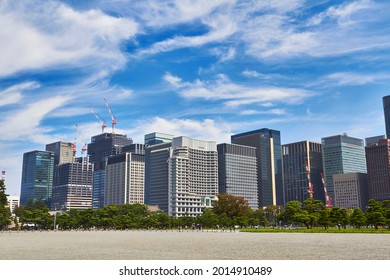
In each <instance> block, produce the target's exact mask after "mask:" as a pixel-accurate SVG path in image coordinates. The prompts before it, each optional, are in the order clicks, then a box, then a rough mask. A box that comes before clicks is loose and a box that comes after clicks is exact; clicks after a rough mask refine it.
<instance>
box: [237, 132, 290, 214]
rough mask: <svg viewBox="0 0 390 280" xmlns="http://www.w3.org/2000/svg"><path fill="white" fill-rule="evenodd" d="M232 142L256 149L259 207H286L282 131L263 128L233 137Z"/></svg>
mask: <svg viewBox="0 0 390 280" xmlns="http://www.w3.org/2000/svg"><path fill="white" fill-rule="evenodd" d="M231 140H232V143H233V144H240V145H244V146H250V147H255V148H256V159H257V176H258V181H257V188H258V196H259V207H265V206H268V205H284V191H283V180H282V153H281V144H280V131H277V130H273V129H268V128H263V129H259V130H255V131H249V132H244V133H241V134H236V135H232V137H231Z"/></svg>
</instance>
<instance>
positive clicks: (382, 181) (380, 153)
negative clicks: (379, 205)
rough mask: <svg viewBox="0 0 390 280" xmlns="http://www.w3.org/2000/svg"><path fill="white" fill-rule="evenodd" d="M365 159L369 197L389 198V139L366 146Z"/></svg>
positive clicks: (377, 198) (380, 199) (381, 199)
mask: <svg viewBox="0 0 390 280" xmlns="http://www.w3.org/2000/svg"><path fill="white" fill-rule="evenodd" d="M366 161H367V176H368V195H369V197H370V198H375V199H376V200H379V201H383V200H388V199H390V139H381V140H379V141H378V142H377V143H373V144H371V145H370V146H366Z"/></svg>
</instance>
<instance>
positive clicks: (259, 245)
mask: <svg viewBox="0 0 390 280" xmlns="http://www.w3.org/2000/svg"><path fill="white" fill-rule="evenodd" d="M0 259H1V260H43V259H45V260H195V259H199V260H341V259H344V260H372V259H373V260H390V234H331V233H329V234H328V233H306V234H305V233H240V232H235V233H230V232H210V231H209V232H196V231H195V232H191V231H188V232H177V231H167V232H166V231H163V232H160V231H157V232H152V231H71V232H69V231H68V232H61V231H57V232H52V231H50V232H39V231H35V232H19V233H17V232H2V233H0Z"/></svg>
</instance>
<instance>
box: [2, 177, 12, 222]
mask: <svg viewBox="0 0 390 280" xmlns="http://www.w3.org/2000/svg"><path fill="white" fill-rule="evenodd" d="M7 204H8V200H7V195H6V194H5V184H4V181H3V180H0V230H3V229H4V228H6V227H7V226H8V225H9V224H10V223H11V220H10V217H11V214H10V211H9V208H8V207H6V206H7Z"/></svg>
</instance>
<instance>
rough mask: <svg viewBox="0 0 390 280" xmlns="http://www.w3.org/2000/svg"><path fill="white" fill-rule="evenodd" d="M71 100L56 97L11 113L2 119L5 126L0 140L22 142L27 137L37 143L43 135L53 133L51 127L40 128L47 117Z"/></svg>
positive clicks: (66, 97)
mask: <svg viewBox="0 0 390 280" xmlns="http://www.w3.org/2000/svg"><path fill="white" fill-rule="evenodd" d="M69 100H70V98H69V97H68V96H55V97H51V98H47V99H43V100H40V101H36V102H34V103H32V104H29V105H28V106H26V107H24V108H22V109H19V110H16V111H9V112H8V113H7V115H6V116H5V117H4V118H3V119H1V123H2V124H3V125H2V134H1V136H0V140H9V141H11V140H16V139H18V140H21V139H22V138H24V137H25V138H28V139H32V140H33V141H35V140H34V139H38V138H39V137H40V135H41V134H46V133H48V132H50V131H51V128H49V127H41V126H40V125H41V122H42V120H43V119H44V118H45V116H46V115H47V114H48V113H50V112H51V111H52V110H54V109H56V108H58V107H60V106H62V105H64V104H66V103H67V102H68V101H69Z"/></svg>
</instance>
